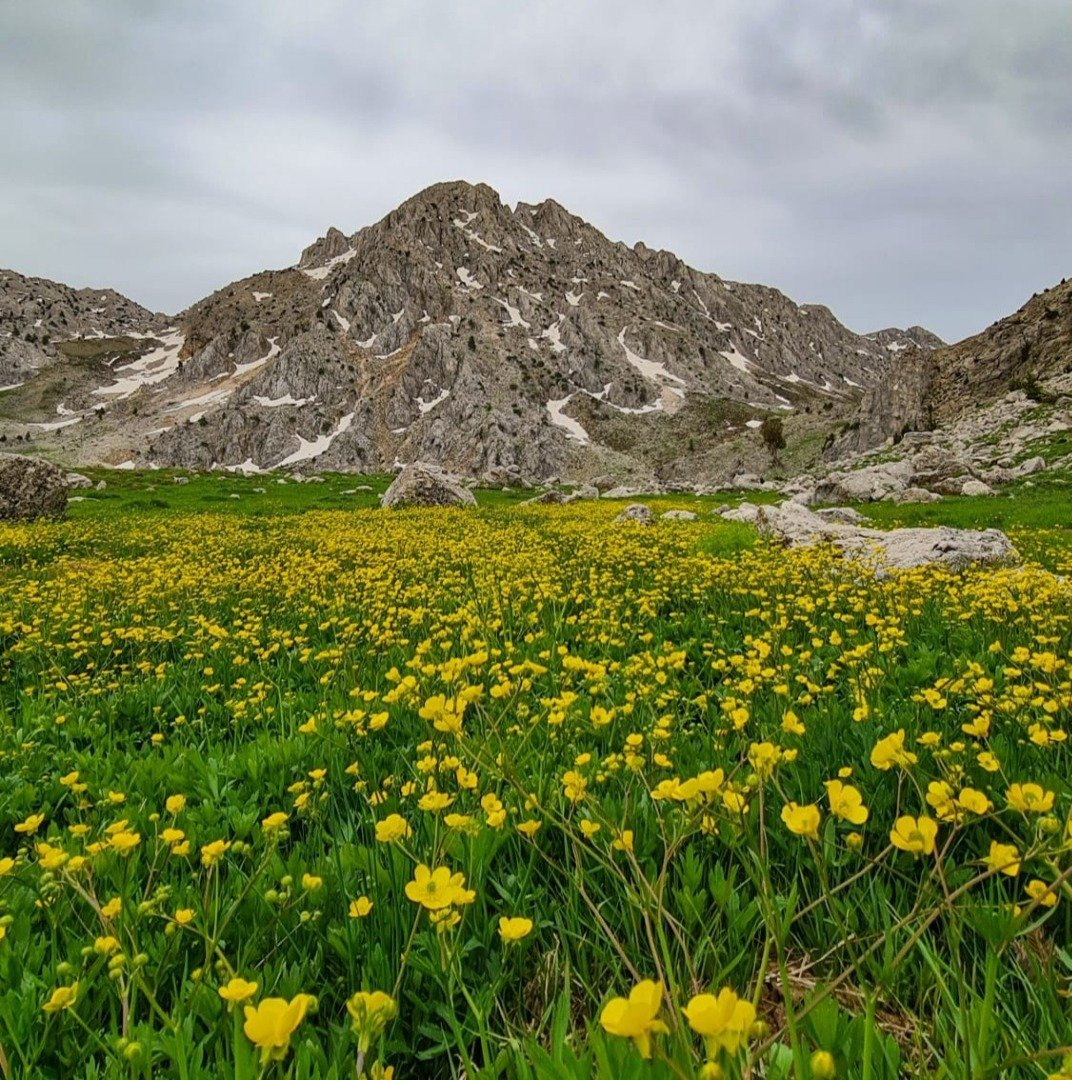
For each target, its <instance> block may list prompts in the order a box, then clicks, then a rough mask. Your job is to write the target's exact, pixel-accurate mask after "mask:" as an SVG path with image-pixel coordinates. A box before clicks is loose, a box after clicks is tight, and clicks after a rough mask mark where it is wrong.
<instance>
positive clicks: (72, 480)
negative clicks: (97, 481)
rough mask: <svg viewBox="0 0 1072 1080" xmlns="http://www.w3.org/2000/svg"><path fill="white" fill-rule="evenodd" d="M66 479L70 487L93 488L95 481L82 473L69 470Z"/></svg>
mask: <svg viewBox="0 0 1072 1080" xmlns="http://www.w3.org/2000/svg"><path fill="white" fill-rule="evenodd" d="M65 479H66V481H67V486H68V487H69V488H91V487H92V486H93V481H92V480H90V478H89V477H88V476H83V475H82V474H81V473H77V472H69V473H68V474H67V475H66V477H65Z"/></svg>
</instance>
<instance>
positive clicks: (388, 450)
mask: <svg viewBox="0 0 1072 1080" xmlns="http://www.w3.org/2000/svg"><path fill="white" fill-rule="evenodd" d="M2 287H3V285H2V283H0V289H2ZM56 288H58V289H59V288H62V287H58V286H57V287H56ZM98 295H103V294H98ZM120 301H122V298H116V299H115V301H114V303H113V308H114V312H115V314H114V317H113V321H112V322H109V323H107V324H106V325H102V326H100V327H99V328H95V329H99V330H100V332H101V333H103V334H104V335H105V337H106V338H108V339H109V340H111V339H112V338H113V337H114V338H116V339H117V344H116V346H115V348H116V349H118V348H119V346H120V345H123V346H125V351H122V352H119V353H117V354H116V355H109V354H106V353H104V352H103V349H104V346H101V345H99V344H98V345H97V346H96V348H97V350H98V353H99V354H100V355H98V356H96V357H95V358H94V364H95V365H96V366H95V367H92V370H83V368H85V366H86V365H85V364H83V368H80V369H78V370H75V367H74V366H73V365H68V370H67V381H66V382H65V384H64V385H63V387H62V388H59V389H57V388H56V387H55V386H52V387H51V389H50V391H49V393H47V394H42V393H40V392H38V393H35V394H34V395H26V394H25V393H24V392H23V391H17V392H16V396H15V397H14V398H12V399H11V401H10V402H4V401H3V400H0V413H5V412H6V415H7V416H9V417H11V418H12V420H13V422H21V423H22V424H23V426H24V430H23V431H22V432H21V434H22V435H23V436H31V437H32V438H34V439H35V440H37V441H40V440H42V439H46V440H48V441H49V445H55V447H56V449H57V452H66V453H68V454H69V455H71V456H73V457H75V458H76V459H78V460H82V461H89V460H103V461H108V462H111V463H112V464H121V463H124V462H126V461H134V462H139V463H157V464H162V465H167V464H173V465H185V466H191V467H212V466H218V467H225V468H232V469H243V470H245V471H256V470H264V469H269V468H276V467H282V468H320V469H329V468H330V469H351V470H355V471H370V470H388V469H391V468H394V467H397V466H398V465H400V464H402V463H405V462H409V461H415V460H423V461H434V462H439V463H441V464H443V465H446V466H448V467H449V468H451V469H453V470H455V471H458V472H462V473H467V474H477V475H479V474H483V473H491V474H492V475H503V476H514V477H520V478H525V479H539V478H544V477H547V476H549V475H551V474H552V473H558V474H562V475H576V476H583V475H592V474H594V473H596V472H606V471H614V472H616V473H619V474H629V475H633V476H637V477H642V476H655V477H662V478H664V479H665V478H669V477H673V476H675V475H678V474H681V473H689V474H695V473H697V471H698V472H699V473H700V474H702V477H705V478H714V479H717V478H718V474H719V472H720V471H726V470H727V469H728V468H730V467H736V463H737V462H739V461H740V460H743V457H742V455H746V454H747V452H749V448H755V449H758V448H759V436H758V428H759V426H760V423H761V421H762V419H763V417H764V416H767V415H771V414H774V415H779V416H782V417H784V418H785V419H786V425H787V429H788V430H789V431H790V434H792V433H793V431H794V430H796V429H798V428H799V430H800V432H801V433H808V434H810V433H811V432H812V430H813V429H815V430H816V431H819V430H825V428H828V427H829V426H831V425H832V424H833V423H834V422H835V420H836V419H837V418H838V417H841V416H844V415H847V414H848V413H849V412H851V411H852V410H853V409H855V408H856V406H857V404H858V401H859V398H860V395H861V394H863V393H865V392H867V391H868V390H869V389H870V388H872V387H875V386H877V385H878V384H879V383H880V382H881V381H882V379H883V377H884V376H885V374H886V372H887V370H888V369H889V368H890V366H891V362H892V361H894V360H895V359H900V358H901V357H902V356H903V355H904V352H903V351H902V350H905V349H907V348H908V346H909V344H911V343H915V344H918V345H926V344H927V334H926V331H921V330H919V329H918V328H913V329H912V330H910V331H895V330H885V331H880V332H879V333H878V334H875V335H869V336H861V335H857V334H854V333H852V332H851V331H849V330H848V329H846V328H845V327H844V326H842V325H841V324H840V323H839V322H838V321H837V320H836V319H835V318H834V316H833V315H832V314H831V313H830V311H829V310H827V309H826V308H824V307H820V306H816V305H799V304H797V303H794V302H793V301H792V300H790V299H789V298H788V297H786V296H784V295H783V294H782V293H780V292H778V291H777V290H775V289H771V288H766V287H764V286H759V285H745V284H740V283H735V282H729V281H725V280H723V279H722V278H720V277H718V276H717V275H714V274H705V273H701V272H700V271H698V270H695V269H693V268H691V267H689V266H686V265H685V264H684V263H683V262H681V260H680V259H678V258H677V257H676V256H674V255H673V254H671V253H670V252H666V251H654V250H651V249H649V248H647V247H645V246H644V245H643V244H637V245H636V246H635V247H633V248H630V247H627V246H625V245H624V244H620V243H613V242H612V241H610V240H608V239H607V238H606V237H605V236H603V235H602V234H601V233H600V232H599V231H598V230H596V229H595V228H593V227H592V226H591V225H588V224H587V223H586V222H584V221H582V220H581V219H580V218H578V217H576V216H574V215H572V214H570V213H569V212H568V211H566V210H565V209H564V208H563V207H561V206H560V205H559V204H558V203H556V202H554V201H552V200H548V201H545V202H543V203H540V204H539V205H536V206H529V205H525V204H520V205H518V206H517V207H516V208H513V209H511V208H510V207H509V206H506V205H504V204H503V203H502V201H501V200H500V199H499V197H498V195H497V194H496V193H495V192H494V191H493V190H492V189H491V188H489V187H487V186H486V185H482V184H481V185H475V186H474V185H470V184H466V183H461V182H458V183H448V184H439V185H435V186H434V187H432V188H429V189H427V190H426V191H423V192H421V193H420V194H418V195H416V196H414V197H413V198H411V199H409V200H407V201H406V202H405V203H403V204H402V205H401V206H400V207H398V209H397V210H394V211H392V212H391V213H390V214H388V215H387V216H386V217H385V218H384V219H383V220H382V221H380V222H378V223H376V224H375V225H372V226H370V227H368V228H365V229H362V230H360V231H359V232H357V233H355V234H353V235H352V236H346V235H345V234H344V233H343V232H341V231H340V230H338V229H334V228H333V229H331V230H329V231H328V233H327V234H326V235H325V236H323V237H322V238H321V239H319V240H317V241H316V242H315V243H313V244H311V245H310V246H309V247H307V248H306V249H305V251H303V252H302V255H301V258H300V260H299V262H298V264H297V265H296V266H295V267H292V268H290V269H286V270H279V271H267V272H264V273H259V274H256V275H254V276H252V277H250V278H246V279H244V280H243V281H238V282H235V283H234V284H232V285H229V286H227V287H226V288H224V289H221V290H220V291H218V292H216V293H214V294H213V295H211V296H209V297H207V298H206V299H204V300H203V301H201V302H199V303H197V304H195V305H194V306H193V307H191V308H190V309H189V310H188V311H186V312H184V313H182V315H180V316H178V317H176V318H175V319H174V320H172V325H170V326H168V325H167V323H166V320H163V319H161V318H159V317H156V316H153V315H151V313H148V312H144V311H142V310H141V309H137V308H136V305H130V310H129V311H128V310H127V309H126V308H125V307H123V305H122V304H121V303H120ZM123 303H124V304H129V302H123ZM14 306H17V305H14ZM98 306H102V307H105V310H108V311H111V310H113V308H108V307H107V305H104V304H103V302H101V304H99V305H98ZM2 310H3V308H0V311H2ZM20 310H25V305H24V304H23V307H22V308H20ZM101 317H102V318H103V315H102V316H101ZM50 325H51V324H50ZM61 325H62V324H61ZM0 326H2V323H0ZM82 327H83V323H81V322H79V323H78V332H84V331H83V330H82ZM50 332H51V333H59V332H60V328H59V326H57V327H56V329H55V330H53V331H50ZM137 335H150V336H140V337H139V336H137ZM72 336H73V335H72ZM122 336H125V338H126V341H121V340H118V339H119V338H121V337H122ZM21 340H24V338H23V339H21ZM2 346H3V339H0V350H2ZM8 354H9V355H10V356H11V357H13V359H12V360H11V363H12V364H15V363H16V362H21V361H19V360H18V357H17V355H16V349H15V348H14V346H13V345H12V344H11V343H10V342H9V344H8ZM13 381H14V380H13ZM5 406H6V407H5ZM35 410H36V411H35ZM49 410H54V411H53V412H50V411H49ZM45 414H47V415H48V417H49V418H50V419H46V415H45ZM57 423H62V424H63V426H62V427H54V428H53V429H52V430H47V429H48V428H49V427H50V425H56V424H57ZM0 424H2V421H0ZM824 426H825V427H824ZM31 428H32V429H33V430H30V429H31ZM813 441H815V440H813ZM818 443H819V444H821V440H818ZM727 446H730V447H734V448H735V449H734V450H733V452H732V453H727V452H726V450H725V448H726V447H727Z"/></svg>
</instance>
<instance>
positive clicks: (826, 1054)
mask: <svg viewBox="0 0 1072 1080" xmlns="http://www.w3.org/2000/svg"><path fill="white" fill-rule="evenodd" d="M810 1065H811V1075H812V1076H813V1077H814V1078H815V1080H834V1078H835V1077H836V1076H837V1062H836V1061H835V1060H834V1055H833V1054H831V1053H830V1051H829V1050H816V1051H815V1052H814V1053H813V1054H812V1055H811V1061H810Z"/></svg>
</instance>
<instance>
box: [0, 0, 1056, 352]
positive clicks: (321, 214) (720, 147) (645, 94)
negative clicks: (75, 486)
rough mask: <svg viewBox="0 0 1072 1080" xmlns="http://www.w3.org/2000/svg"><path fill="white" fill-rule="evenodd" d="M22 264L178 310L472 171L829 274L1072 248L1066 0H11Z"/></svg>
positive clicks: (8, 237) (999, 301)
mask: <svg viewBox="0 0 1072 1080" xmlns="http://www.w3.org/2000/svg"><path fill="white" fill-rule="evenodd" d="M0 102H2V104H0V144H2V145H3V147H4V152H3V154H0V264H6V265H11V266H13V267H14V268H16V269H20V270H23V271H25V272H32V273H39V274H43V275H45V276H51V277H55V278H59V279H62V280H71V281H73V282H74V283H83V282H85V283H94V284H114V285H115V286H116V287H117V288H120V289H122V290H123V291H125V292H127V293H129V294H130V295H132V296H133V297H134V298H136V299H139V300H142V301H143V302H147V303H149V304H151V305H152V306H155V307H159V308H163V309H166V310H172V311H174V310H177V309H179V308H181V307H183V306H185V304H187V303H189V302H191V301H192V300H194V299H196V298H197V297H199V296H200V295H203V294H205V293H207V292H209V291H211V290H213V289H215V288H217V287H219V286H221V285H223V284H224V283H226V281H227V280H230V279H231V278H234V277H237V276H241V275H244V274H246V273H249V272H252V271H254V270H256V269H260V268H262V267H264V266H269V265H285V264H287V263H289V262H292V261H293V260H294V259H295V258H296V256H297V253H298V251H299V250H300V248H301V247H302V246H304V244H306V243H307V242H308V241H309V240H310V239H312V238H313V237H314V236H315V235H317V234H319V233H321V232H322V231H323V230H324V229H325V228H326V227H327V225H328V224H337V225H339V226H340V227H342V228H344V229H347V230H352V229H355V228H357V227H359V226H360V225H363V224H366V223H368V222H371V221H373V220H376V219H377V218H378V217H380V216H382V214H384V213H386V212H387V211H388V210H389V209H391V208H392V207H393V206H394V205H396V204H397V203H398V202H400V201H401V200H402V199H404V198H406V197H407V196H408V195H410V194H412V193H413V192H414V191H416V190H418V189H419V188H420V187H422V186H424V185H426V184H428V183H431V182H434V181H436V180H440V179H446V178H454V177H458V176H462V177H465V178H468V179H471V180H474V181H475V180H485V181H487V182H488V183H491V184H492V185H493V186H495V187H496V188H497V189H498V190H500V192H501V193H502V194H503V196H504V198H506V199H508V200H510V201H515V200H517V199H525V200H527V201H535V200H538V199H541V198H544V197H547V196H553V197H554V198H556V199H558V201H560V202H562V203H563V204H564V205H566V206H567V207H569V208H570V209H572V210H574V211H575V212H577V213H579V214H581V215H582V216H584V217H587V218H588V219H589V220H591V221H592V222H593V223H594V224H596V225H597V226H599V227H600V228H602V229H603V230H604V231H606V232H607V233H608V234H609V235H611V236H612V237H614V238H619V239H624V240H626V241H628V242H633V241H635V240H637V239H643V240H644V241H645V242H646V243H648V244H650V245H652V246H658V247H667V248H671V249H673V250H675V251H677V252H678V253H679V254H681V255H682V256H683V257H684V258H686V259H688V260H689V261H690V262H692V263H693V264H695V265H697V266H700V267H702V268H704V269H709V270H714V271H716V272H718V273H721V274H723V275H724V276H727V277H731V278H733V277H737V278H745V279H749V280H758V281H765V282H768V283H770V284H774V285H777V286H779V287H781V288H784V289H785V290H786V291H787V292H789V293H790V294H791V295H793V296H795V297H796V298H798V299H801V300H811V301H819V302H824V303H827V304H829V305H830V306H831V307H832V308H833V309H834V310H835V311H836V312H837V313H838V315H839V316H840V317H841V318H843V319H844V320H845V321H846V322H847V323H848V324H849V325H851V326H853V327H854V328H857V329H868V328H870V327H872V326H874V325H878V324H889V323H914V322H921V323H924V324H926V325H930V326H932V327H933V328H934V329H935V330H937V331H938V332H939V333H941V334H943V336H946V337H954V338H955V337H959V336H962V335H963V334H966V333H968V332H971V331H973V330H976V329H979V328H981V327H982V326H984V325H986V324H988V323H989V322H990V321H992V319H993V318H995V317H996V316H998V315H1000V314H1003V313H1005V312H1007V311H1009V310H1011V309H1012V308H1014V307H1015V306H1016V305H1017V304H1019V303H1020V302H1022V300H1023V299H1024V298H1025V296H1027V295H1029V294H1030V293H1031V292H1032V291H1033V290H1034V289H1036V288H1040V287H1044V286H1046V285H1048V284H1051V283H1053V282H1054V281H1056V280H1057V279H1059V278H1061V277H1063V276H1065V275H1066V274H1067V273H1068V272H1069V269H1070V268H1069V266H1068V252H1069V251H1070V250H1072V220H1070V215H1069V213H1068V210H1067V207H1068V205H1069V202H1070V200H1069V196H1070V195H1072V180H1070V173H1072V170H1069V169H1068V162H1069V161H1070V160H1072V123H1070V121H1072V6H1070V5H1068V4H1067V2H1066V0H1018V2H1017V0H1013V2H1009V0H1006V2H1004V3H998V2H995V0H943V2H942V3H940V4H937V3H924V2H915V0H906V2H903V3H892V2H889V0H815V2H812V3H807V4H801V3H799V2H798V0H723V2H720V3H718V4H711V3H704V2H702V0H667V2H664V3H662V4H660V5H658V6H654V5H652V4H650V3H649V2H647V0H592V2H589V3H576V2H575V0H571V2H566V0H542V2H540V3H534V4H526V5H503V4H501V3H500V4H492V3H490V2H487V0H457V2H455V3H452V4H442V3H438V2H436V0H395V2H393V3H390V4H379V3H353V2H343V0H310V2H306V3H302V4H293V3H291V2H290V0H231V2H229V3H227V4H219V3H212V2H208V0H189V2H184V3H182V4H172V3H166V2H164V0H155V2H146V0H111V2H110V3H108V4H100V3H91V2H89V0H56V2H54V3H50V4H47V5H45V4H8V5H4V6H3V7H2V8H0Z"/></svg>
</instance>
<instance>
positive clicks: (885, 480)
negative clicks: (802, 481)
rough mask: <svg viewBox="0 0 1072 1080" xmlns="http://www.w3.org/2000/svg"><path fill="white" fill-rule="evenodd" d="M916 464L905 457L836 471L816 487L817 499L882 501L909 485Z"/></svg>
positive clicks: (838, 501) (828, 500)
mask: <svg viewBox="0 0 1072 1080" xmlns="http://www.w3.org/2000/svg"><path fill="white" fill-rule="evenodd" d="M911 475H912V466H911V465H910V464H909V463H908V462H905V461H890V462H885V463H883V464H882V465H869V466H868V467H867V468H865V469H856V470H854V471H853V472H832V473H830V474H829V475H828V476H826V477H824V478H823V479H822V480H820V481H819V483H818V484H817V485H816V487H815V501H816V502H828V503H845V502H878V501H879V500H881V499H891V498H894V497H895V496H897V495H898V494H899V493H900V492H902V491H904V489H905V488H906V487H908V483H909V478H910V477H911Z"/></svg>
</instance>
